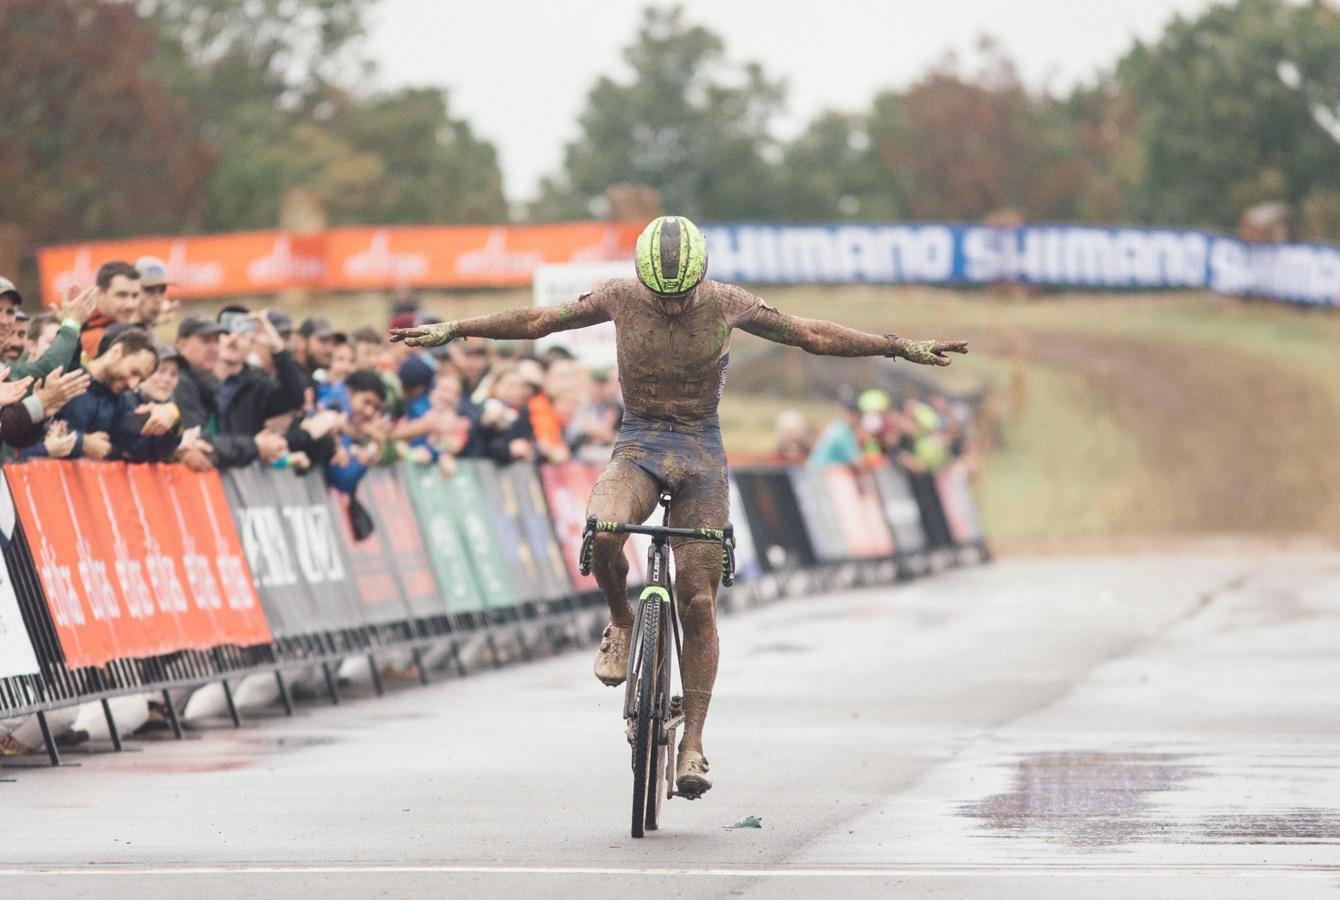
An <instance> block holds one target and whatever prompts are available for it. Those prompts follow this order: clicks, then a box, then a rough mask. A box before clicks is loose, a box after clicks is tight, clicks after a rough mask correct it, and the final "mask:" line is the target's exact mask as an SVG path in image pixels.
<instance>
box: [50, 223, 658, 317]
mask: <svg viewBox="0 0 1340 900" xmlns="http://www.w3.org/2000/svg"><path fill="white" fill-rule="evenodd" d="M638 230H639V226H638V225H636V224H619V223H606V222H568V223H562V224H555V225H495V226H490V225H443V226H431V225H430V226H388V227H385V228H369V227H356V228H337V229H334V230H331V231H326V232H322V233H318V234H302V235H299V234H290V233H288V232H284V231H251V232H240V233H236V234H215V235H200V236H193V237H179V238H156V237H151V238H134V239H131V240H125V241H102V242H97V243H87V244H64V245H60V246H55V247H44V248H42V249H41V250H39V251H38V252H37V265H38V270H39V273H40V275H41V279H42V296H43V298H44V299H45V301H46V302H47V303H48V304H54V303H56V302H58V298H60V297H61V296H63V295H64V293H65V291H66V289H68V288H69V287H70V286H71V285H81V286H86V285H89V284H92V283H93V280H94V276H95V275H96V274H97V271H98V266H100V265H102V264H103V263H104V262H107V261H109V260H114V259H120V260H125V261H127V262H131V263H133V262H134V261H135V260H136V259H138V258H139V257H141V256H157V257H159V258H160V259H162V260H163V261H164V262H166V263H167V266H168V271H169V273H170V274H171V277H172V279H173V281H174V282H175V284H176V287H175V288H174V290H173V296H176V297H180V298H182V299H187V300H189V299H195V298H201V297H226V296H236V295H248V294H271V293H274V292H276V291H279V290H283V289H286V288H311V289H319V290H331V291H352V290H390V289H392V288H395V287H399V286H403V285H408V286H410V287H418V288H428V287H516V286H523V285H527V284H530V280H531V276H532V274H533V273H534V271H535V269H536V268H537V267H538V266H541V265H544V264H546V263H567V262H593V261H601V260H617V259H625V258H628V257H631V255H632V251H633V244H634V242H635V241H636V239H637V235H638Z"/></svg>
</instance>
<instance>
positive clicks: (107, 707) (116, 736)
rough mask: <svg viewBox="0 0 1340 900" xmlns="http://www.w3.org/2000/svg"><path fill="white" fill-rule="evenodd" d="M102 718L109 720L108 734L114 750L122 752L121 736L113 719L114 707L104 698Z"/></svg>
mask: <svg viewBox="0 0 1340 900" xmlns="http://www.w3.org/2000/svg"><path fill="white" fill-rule="evenodd" d="M102 717H103V718H104V719H106V720H107V733H108V734H109V735H111V737H112V749H113V750H115V751H116V752H117V753H120V752H121V734H120V733H119V732H118V731H117V730H116V719H115V718H113V717H112V705H111V704H110V703H108V702H107V698H106V697H103V698H102Z"/></svg>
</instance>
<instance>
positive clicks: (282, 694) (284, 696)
mask: <svg viewBox="0 0 1340 900" xmlns="http://www.w3.org/2000/svg"><path fill="white" fill-rule="evenodd" d="M275 684H277V685H279V702H280V703H282V704H284V715H286V716H289V717H292V716H293V698H292V697H290V696H289V693H288V685H287V684H285V683H284V673H283V672H281V671H280V670H278V669H275Z"/></svg>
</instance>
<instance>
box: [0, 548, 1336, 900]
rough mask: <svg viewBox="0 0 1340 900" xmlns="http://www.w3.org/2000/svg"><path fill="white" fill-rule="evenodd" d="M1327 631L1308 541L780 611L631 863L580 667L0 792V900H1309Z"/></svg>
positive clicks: (313, 718) (1025, 570)
mask: <svg viewBox="0 0 1340 900" xmlns="http://www.w3.org/2000/svg"><path fill="white" fill-rule="evenodd" d="M1338 625H1340V554H1336V553H1334V552H1331V551H1326V550H1321V549H1312V548H1306V547H1300V548H1295V549H1292V550H1289V551H1283V550H1280V551H1276V552H1271V553H1261V552H1224V551H1223V549H1222V548H1211V547H1202V548H1187V549H1183V550H1182V551H1181V552H1178V553H1175V554H1174V553H1171V552H1170V553H1167V554H1163V555H1158V554H1151V555H1139V556H1125V557H1121V556H1106V557H1093V558H1080V557H1064V558H1014V559H1006V560H1004V561H1001V562H998V563H995V564H992V565H989V566H984V567H976V568H967V569H962V570H957V571H951V572H948V573H945V574H943V575H941V576H939V577H937V578H935V579H926V580H921V581H916V582H912V583H910V584H906V585H900V586H898V587H896V588H893V589H891V590H890V589H878V590H874V589H867V590H859V591H851V592H847V593H842V594H837V595H832V596H826V597H816V598H812V599H804V600H791V601H786V602H782V603H778V604H776V605H773V606H769V607H766V608H761V609H756V610H751V611H747V612H744V613H743V614H740V615H735V616H731V617H729V618H727V619H726V620H724V622H723V628H722V668H721V673H720V677H719V680H718V686H717V693H716V696H715V699H714V702H713V706H712V715H711V718H710V720H709V722H708V728H707V732H706V743H707V747H706V749H707V753H708V757H709V758H710V760H711V762H712V775H713V777H714V778H715V780H716V787H715V789H714V790H713V791H712V792H711V793H710V794H709V795H708V796H707V798H705V799H704V800H701V801H698V802H693V803H690V802H687V801H684V800H682V799H676V800H674V801H672V802H670V803H669V804H668V805H667V807H666V809H665V813H664V816H663V820H662V830H661V831H660V832H657V833H653V834H651V835H649V836H648V837H647V838H646V839H645V840H640V841H635V840H633V839H631V838H630V837H629V836H628V804H629V791H630V782H631V779H630V777H629V775H630V773H629V769H628V766H629V757H628V749H627V745H626V744H625V743H624V739H623V727H622V724H623V723H622V721H621V720H620V718H619V705H620V703H621V698H622V692H621V691H614V690H609V689H606V688H603V687H601V686H600V685H598V684H597V683H596V682H595V680H594V679H593V678H592V676H591V674H590V671H589V665H590V659H589V656H588V653H587V651H586V650H582V651H581V652H580V653H567V654H564V655H561V656H558V657H556V658H552V659H547V660H542V661H540V662H537V663H534V664H531V665H526V666H514V667H510V668H507V669H504V670H502V671H498V672H489V673H485V674H480V675H478V676H471V677H468V678H465V679H452V680H444V681H439V682H436V683H434V684H432V685H430V686H429V687H427V688H420V687H418V686H413V687H409V686H406V687H403V688H401V689H397V690H394V691H392V692H391V694H390V696H388V697H386V698H384V699H381V700H372V699H367V700H356V701H354V702H350V703H346V704H343V705H341V706H339V707H329V706H324V705H320V704H317V703H312V704H307V705H305V706H303V707H302V709H301V711H300V714H299V715H298V716H297V717H296V718H294V719H282V718H265V719H264V720H262V719H261V717H260V716H254V717H252V718H251V719H249V721H248V723H247V725H246V726H245V727H244V728H242V729H241V730H236V731H235V730H233V729H231V728H223V727H220V728H218V729H209V730H208V731H206V732H203V733H201V732H196V733H195V734H193V735H191V736H190V739H188V740H186V741H182V742H174V741H171V740H153V741H135V742H133V746H135V747H140V748H142V752H137V753H126V754H120V755H112V754H106V755H97V756H85V755H82V754H80V753H79V752H78V751H77V750H72V751H70V752H69V753H68V754H67V760H69V761H77V762H80V763H82V766H81V768H77V769H75V768H69V769H60V770H24V771H20V772H10V773H5V774H6V777H13V778H15V781H14V783H5V784H0V802H2V803H3V805H4V808H5V809H6V810H8V811H9V815H8V816H7V822H6V825H7V827H6V829H5V832H6V834H5V840H4V841H3V842H0V891H3V892H4V893H5V894H7V895H8V896H14V897H25V898H32V897H99V898H101V897H108V896H137V897H149V898H169V897H174V898H175V897H182V896H188V897H193V898H205V897H230V898H242V897H274V896H284V897H321V898H334V897H345V896H349V897H371V896H383V897H464V896H480V897H532V896H533V897H541V896H543V897H558V898H581V900H606V898H609V900H613V898H626V897H628V896H630V895H632V896H636V895H644V896H654V897H666V898H674V897H695V898H700V897H740V896H743V897H750V898H810V897H830V896H842V897H844V898H848V900H854V898H876V897H891V896H898V897H923V896H949V897H992V898H1048V897H1055V898H1098V897H1141V898H1150V897H1170V898H1171V897H1177V898H1196V897H1215V898H1237V897H1261V898H1277V897H1289V898H1312V897H1334V896H1337V895H1340V762H1337V760H1340V695H1337V692H1336V691H1335V685H1336V684H1337V683H1340V627H1337V626H1338ZM747 816H757V817H759V818H760V819H761V821H762V828H761V829H754V828H732V827H729V826H732V825H733V824H735V823H737V822H738V821H740V820H742V819H744V818H745V817H747Z"/></svg>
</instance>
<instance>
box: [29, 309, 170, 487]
mask: <svg viewBox="0 0 1340 900" xmlns="http://www.w3.org/2000/svg"><path fill="white" fill-rule="evenodd" d="M99 349H100V351H101V352H100V353H99V354H98V356H97V357H96V358H94V359H92V360H90V361H89V363H88V365H87V366H85V369H86V370H87V371H88V374H89V377H90V382H89V387H88V391H87V392H85V393H84V394H81V395H80V396H78V397H75V398H74V399H73V400H71V401H70V402H69V403H67V404H65V406H64V408H62V409H61V411H60V412H59V413H58V414H57V416H56V418H57V420H58V421H61V422H64V423H65V427H66V428H67V429H68V431H69V433H71V434H73V435H74V436H75V440H74V449H73V450H72V451H71V452H70V454H69V456H70V458H71V459H81V458H82V459H123V460H127V461H130V462H152V461H165V460H169V459H171V458H172V454H173V453H174V452H175V451H176V449H177V443H178V441H179V440H180V437H181V435H180V430H179V428H177V424H178V423H177V419H178V416H177V413H176V409H175V407H174V406H173V405H172V404H170V403H165V404H146V403H143V402H141V399H140V397H139V396H138V395H137V394H135V390H136V389H137V388H138V387H139V386H140V382H142V381H143V380H144V379H145V378H147V377H149V376H150V375H152V374H153V373H154V370H156V369H157V368H158V350H157V348H155V346H154V342H153V339H152V338H151V337H150V336H149V334H148V333H147V332H145V331H143V330H142V329H140V328H134V327H129V328H125V329H124V330H121V331H119V332H118V333H117V334H116V335H115V337H111V336H108V339H104V341H103V343H102V346H101V347H100V348H99ZM137 412H139V413H148V417H147V418H144V417H143V416H137V415H136V413H137ZM35 449H40V448H35ZM39 455H40V454H39Z"/></svg>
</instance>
